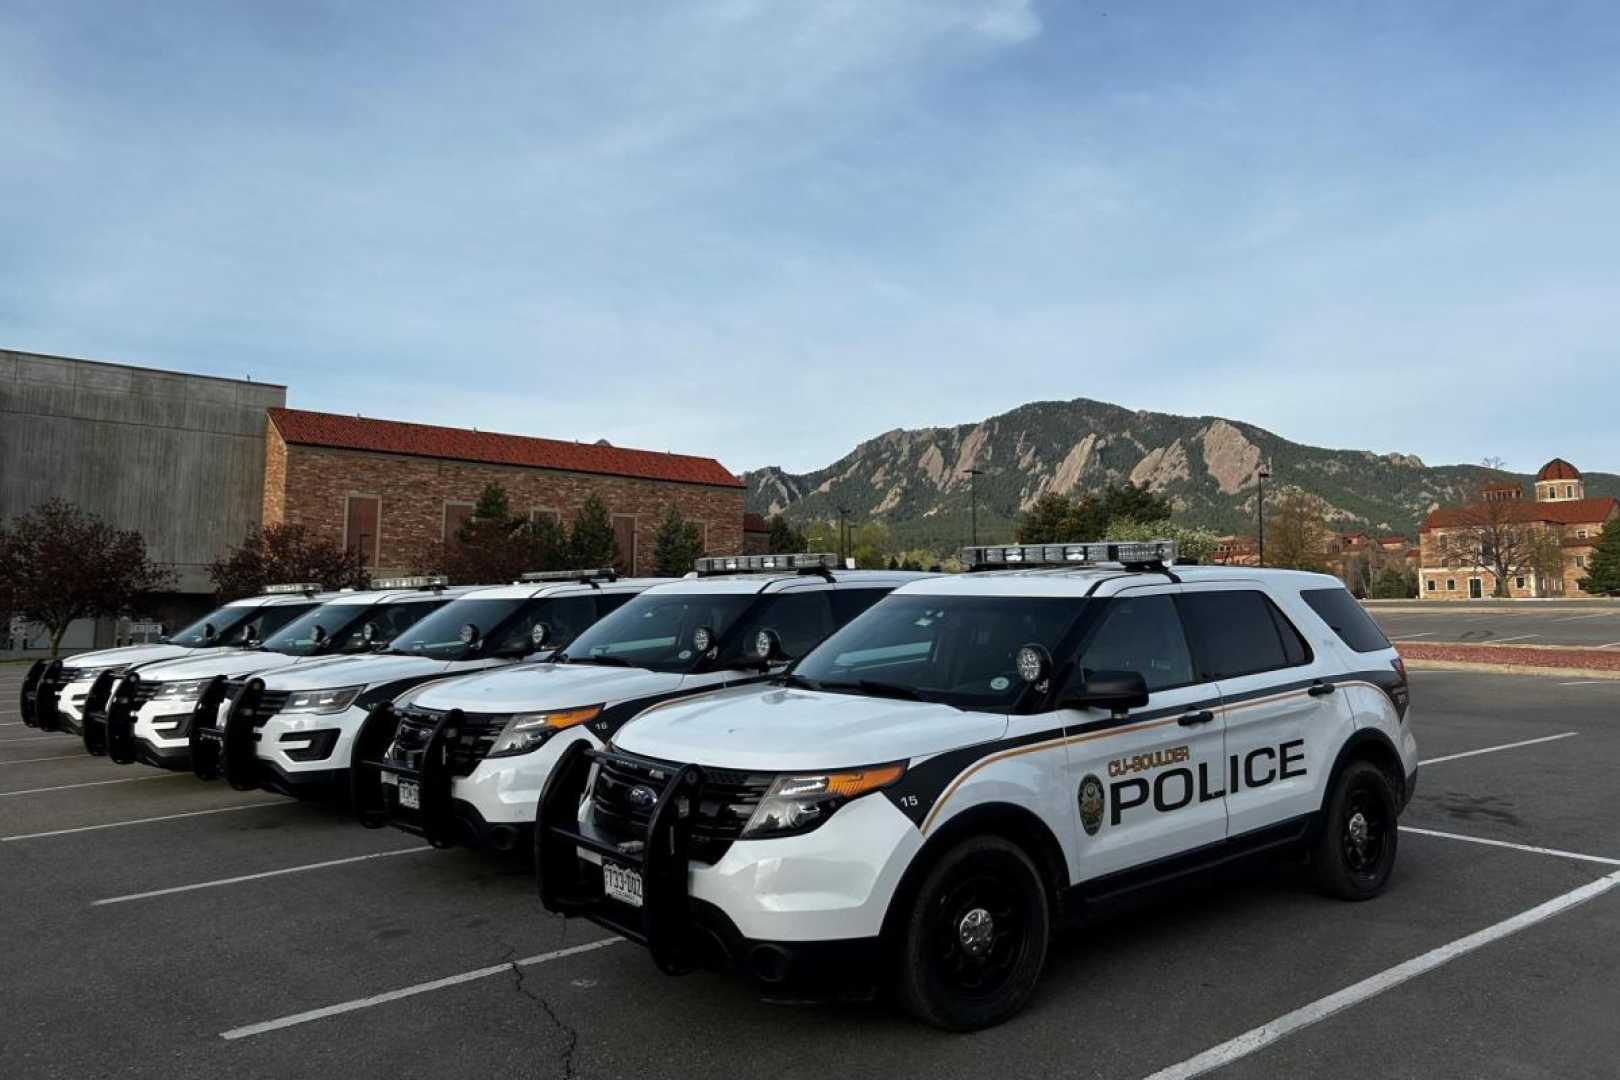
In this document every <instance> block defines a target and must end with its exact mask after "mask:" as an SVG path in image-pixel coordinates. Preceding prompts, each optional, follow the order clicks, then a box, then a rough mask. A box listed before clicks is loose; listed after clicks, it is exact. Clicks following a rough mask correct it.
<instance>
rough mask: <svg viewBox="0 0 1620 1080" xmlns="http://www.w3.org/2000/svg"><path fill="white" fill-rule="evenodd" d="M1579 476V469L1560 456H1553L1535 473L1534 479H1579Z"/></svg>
mask: <svg viewBox="0 0 1620 1080" xmlns="http://www.w3.org/2000/svg"><path fill="white" fill-rule="evenodd" d="M1580 478H1581V470H1579V469H1577V468H1576V467H1575V466H1573V465H1571V464H1570V463H1569V462H1567V461H1565V460H1564V459H1563V458H1561V457H1555V458H1553V459H1552V460H1551V461H1549V462H1547V464H1545V465H1543V466H1542V467H1541V471H1540V472H1538V473H1536V479H1537V480H1538V481H1540V480H1579V479H1580Z"/></svg>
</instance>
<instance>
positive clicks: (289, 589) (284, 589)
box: [264, 581, 323, 596]
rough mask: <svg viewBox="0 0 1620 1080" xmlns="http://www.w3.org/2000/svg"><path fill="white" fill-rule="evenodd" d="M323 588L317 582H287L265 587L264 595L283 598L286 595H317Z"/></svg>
mask: <svg viewBox="0 0 1620 1080" xmlns="http://www.w3.org/2000/svg"><path fill="white" fill-rule="evenodd" d="M322 588H323V586H322V585H321V583H320V582H318V581H289V582H283V583H282V584H280V585H266V586H265V587H264V591H265V595H267V596H269V595H275V596H283V595H286V594H288V593H317V592H320V591H321V589H322Z"/></svg>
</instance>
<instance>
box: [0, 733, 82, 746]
mask: <svg viewBox="0 0 1620 1080" xmlns="http://www.w3.org/2000/svg"><path fill="white" fill-rule="evenodd" d="M77 738H78V736H77V735H67V734H61V733H59V734H56V735H27V736H24V737H23V738H21V739H0V746H9V745H10V744H12V743H20V742H44V741H45V740H46V739H77Z"/></svg>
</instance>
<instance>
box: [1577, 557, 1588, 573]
mask: <svg viewBox="0 0 1620 1080" xmlns="http://www.w3.org/2000/svg"><path fill="white" fill-rule="evenodd" d="M1575 565H1576V566H1577V567H1579V568H1581V569H1582V570H1584V569H1586V556H1585V555H1577V556H1575Z"/></svg>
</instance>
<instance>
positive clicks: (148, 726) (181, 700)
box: [84, 578, 469, 769]
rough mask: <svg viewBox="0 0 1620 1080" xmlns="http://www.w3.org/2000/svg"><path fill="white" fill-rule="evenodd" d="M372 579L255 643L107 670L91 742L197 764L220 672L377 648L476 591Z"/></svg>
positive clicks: (117, 754) (129, 757)
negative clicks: (196, 747)
mask: <svg viewBox="0 0 1620 1080" xmlns="http://www.w3.org/2000/svg"><path fill="white" fill-rule="evenodd" d="M372 586H373V587H372V588H371V589H369V590H366V591H363V592H339V593H336V594H328V595H325V596H324V597H317V598H318V599H324V600H325V602H324V603H321V604H320V605H318V606H316V607H313V608H310V609H309V610H307V611H305V612H304V613H303V614H302V615H300V616H298V617H297V618H296V619H293V620H292V621H291V622H288V623H287V624H286V625H285V626H283V627H282V628H281V629H280V630H277V631H276V632H275V633H274V634H271V635H270V636H269V637H267V638H265V639H264V640H263V641H262V642H260V643H257V644H255V645H253V646H252V647H250V648H238V649H224V650H220V651H218V652H210V653H209V654H208V655H205V656H201V657H198V658H196V659H179V660H165V661H162V662H160V663H156V664H147V665H145V666H143V667H140V668H136V669H133V670H130V671H126V672H124V673H122V674H120V675H117V676H113V675H110V674H103V675H101V676H99V677H98V678H97V679H96V681H95V682H94V683H93V684H92V685H91V689H90V693H89V695H88V696H87V697H86V698H85V703H84V743H85V749H87V750H89V751H90V752H91V753H93V754H106V756H107V757H109V758H111V759H112V760H113V761H116V762H118V763H119V764H124V765H127V764H129V763H131V762H135V761H141V762H144V763H145V764H148V765H156V766H158V767H159V768H165V769H189V768H190V767H191V724H192V721H193V719H194V714H195V712H196V708H197V701H198V698H199V697H200V696H201V695H202V693H203V692H204V691H205V690H207V689H208V688H209V687H210V686H212V685H215V680H216V679H229V678H232V677H236V676H245V675H251V674H258V673H260V672H263V671H268V670H270V669H273V668H279V667H284V666H286V665H288V664H298V663H310V662H313V661H315V660H317V659H322V658H325V657H329V656H342V655H346V654H353V653H362V652H370V651H371V650H373V649H374V648H376V647H378V646H379V645H381V644H383V643H385V642H388V641H391V640H393V638H394V635H395V634H397V633H399V631H401V630H403V629H405V628H406V627H408V626H410V625H411V624H413V623H416V622H418V621H420V620H421V619H422V618H423V617H424V616H426V615H427V614H428V613H429V612H432V611H434V610H436V609H437V608H440V607H442V606H444V605H445V604H446V603H448V602H449V601H450V600H452V599H454V598H455V597H457V596H459V595H461V594H462V593H465V592H467V591H469V590H468V589H467V588H465V587H461V588H446V587H445V584H444V579H443V578H387V579H379V580H377V581H374V582H373V583H372Z"/></svg>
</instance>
